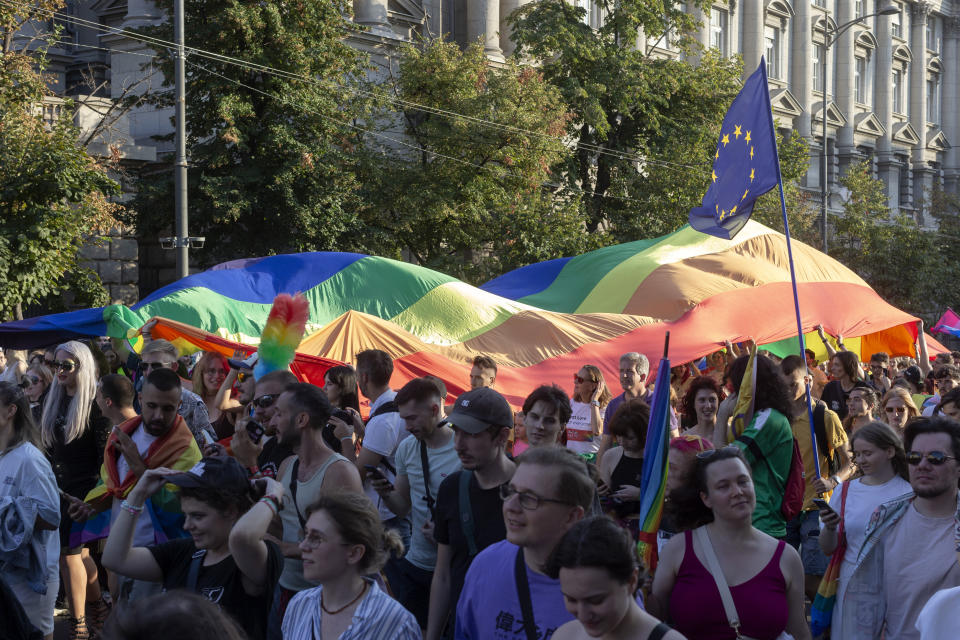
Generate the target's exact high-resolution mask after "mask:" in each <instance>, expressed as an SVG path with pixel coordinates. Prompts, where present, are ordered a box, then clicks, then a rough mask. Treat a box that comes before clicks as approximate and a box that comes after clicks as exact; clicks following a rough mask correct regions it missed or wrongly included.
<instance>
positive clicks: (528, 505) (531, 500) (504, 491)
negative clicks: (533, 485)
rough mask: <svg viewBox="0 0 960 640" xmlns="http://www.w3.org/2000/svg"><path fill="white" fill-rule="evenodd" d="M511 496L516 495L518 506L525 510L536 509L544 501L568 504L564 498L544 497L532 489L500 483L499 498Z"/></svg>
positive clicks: (506, 498)
mask: <svg viewBox="0 0 960 640" xmlns="http://www.w3.org/2000/svg"><path fill="white" fill-rule="evenodd" d="M512 496H517V500H518V501H519V502H520V506H521V507H523V508H524V509H526V510H527V511H536V510H537V509H539V508H540V505H541V504H543V503H544V502H553V503H554V504H565V505H568V506H569V505H570V503H569V502H567V501H566V500H557V499H556V498H544V497H543V496H538V495H537V494H535V493H534V492H532V491H517V490H516V489H514V488H513V487H511V486H510V485H509V484H502V485H500V499H501V500H503V501H504V502H506V501H507V500H509V499H510V498H511V497H512Z"/></svg>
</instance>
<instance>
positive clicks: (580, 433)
mask: <svg viewBox="0 0 960 640" xmlns="http://www.w3.org/2000/svg"><path fill="white" fill-rule="evenodd" d="M612 398H613V395H612V394H611V393H610V390H609V389H608V388H607V385H606V384H605V383H604V381H603V374H602V373H601V372H600V369H598V368H597V367H595V366H593V365H592V364H585V365H583V367H581V368H580V371H578V372H577V373H575V374H573V397H572V398H570V410H571V412H572V413H571V415H570V421H569V422H568V423H567V448H568V449H570V450H571V451H573V452H575V453H578V454H580V455H581V456H583V457H584V458H585V459H586V460H587V461H588V462H594V461H596V459H597V453H598V452H599V451H600V436H601V435H603V417H602V416H603V410H604V408H605V407H606V406H607V404H608V403H609V402H610V400H611V399H612Z"/></svg>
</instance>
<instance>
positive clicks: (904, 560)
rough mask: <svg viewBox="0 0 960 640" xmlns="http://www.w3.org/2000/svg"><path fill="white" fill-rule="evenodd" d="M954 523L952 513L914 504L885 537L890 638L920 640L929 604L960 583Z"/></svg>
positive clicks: (885, 590)
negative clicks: (936, 514) (937, 513)
mask: <svg viewBox="0 0 960 640" xmlns="http://www.w3.org/2000/svg"><path fill="white" fill-rule="evenodd" d="M953 528H954V517H953V516H952V515H950V516H947V517H946V518H929V517H927V516H924V515H922V514H921V513H920V512H919V511H917V509H916V503H913V504H911V505H910V506H908V507H907V510H906V512H905V513H904V514H903V517H902V518H900V520H899V521H898V522H897V523H896V524H894V525H893V526H892V527H891V528H890V529H889V531H887V533H886V535H885V536H884V540H883V587H884V592H885V593H886V616H885V620H886V637H887V638H891V639H892V638H896V639H897V640H920V632H919V631H918V630H917V620H918V619H919V618H920V611H921V610H922V609H923V606H924V605H925V604H927V601H928V600H929V599H930V598H931V597H932V596H933V594H935V593H936V592H937V591H939V590H940V589H948V588H950V587H960V565H957V556H956V553H955V551H954V546H953ZM954 631H956V630H954Z"/></svg>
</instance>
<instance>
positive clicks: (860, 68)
mask: <svg viewBox="0 0 960 640" xmlns="http://www.w3.org/2000/svg"><path fill="white" fill-rule="evenodd" d="M854 62H855V64H854V65H853V98H854V100H856V101H857V102H859V103H860V104H863V103H864V102H866V101H867V60H866V58H861V57H860V56H856V57H855V58H854Z"/></svg>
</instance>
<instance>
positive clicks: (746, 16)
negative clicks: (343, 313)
mask: <svg viewBox="0 0 960 640" xmlns="http://www.w3.org/2000/svg"><path fill="white" fill-rule="evenodd" d="M528 1H529V0H354V4H353V7H354V19H355V21H356V22H357V23H358V24H359V25H362V26H364V27H367V28H366V29H365V30H363V31H357V32H354V33H352V34H350V35H349V36H348V39H349V41H350V42H351V43H352V44H353V45H354V46H356V47H358V48H360V49H363V50H365V51H367V52H369V53H371V54H372V56H373V59H374V61H375V62H379V63H380V64H381V65H385V62H386V60H387V58H388V56H389V53H390V52H391V51H392V50H393V49H394V48H395V47H396V46H397V45H398V44H399V43H403V42H410V41H412V40H414V39H415V38H416V37H427V38H429V37H435V36H437V35H440V34H443V35H444V36H445V37H447V38H449V39H451V40H453V41H456V42H458V43H460V44H462V45H466V44H467V43H468V42H471V41H475V40H477V39H481V40H482V41H483V44H484V49H485V51H486V54H487V56H488V58H490V60H491V61H493V62H494V63H496V62H500V61H502V60H503V59H504V57H505V56H508V55H510V54H511V53H512V52H513V50H514V47H513V44H512V43H511V41H510V38H509V33H508V27H507V25H506V22H505V20H506V18H507V16H509V15H510V14H511V13H512V12H513V11H515V10H516V9H517V8H519V7H520V6H522V5H524V4H526V3H527V2H528ZM570 1H571V2H574V3H575V4H577V5H578V6H581V7H583V8H584V9H585V10H586V18H585V20H586V21H587V22H588V23H589V24H591V25H593V26H597V25H599V24H600V23H601V22H602V20H603V15H602V13H601V12H600V11H599V10H598V8H597V7H596V5H595V4H594V3H593V2H592V0H570ZM894 4H895V6H896V7H897V8H898V9H899V11H898V13H897V14H895V15H891V16H883V17H872V18H868V19H866V20H865V21H864V22H862V23H860V24H857V25H855V26H853V27H852V28H850V29H848V30H847V31H846V32H845V33H844V34H843V35H841V36H840V37H839V39H837V40H836V42H834V43H832V46H830V48H829V50H828V52H827V67H828V71H827V81H828V88H827V94H828V95H827V96H826V97H825V96H823V94H822V90H821V78H822V75H821V74H822V73H823V70H822V68H821V65H822V60H823V56H824V35H823V30H824V27H825V26H826V28H827V29H834V28H836V27H837V26H838V25H841V26H842V25H843V24H845V23H847V22H849V21H851V20H854V19H856V18H857V17H859V16H864V15H867V14H871V13H873V12H875V11H878V10H879V9H880V8H882V7H884V6H886V4H885V0H718V1H716V2H714V3H713V5H712V7H711V8H710V10H709V11H701V10H699V9H695V8H694V7H693V4H692V3H690V11H691V12H696V13H697V15H698V18H699V19H700V22H701V27H700V29H699V30H698V32H697V33H696V37H697V39H698V40H699V42H700V43H701V44H703V46H705V47H714V48H716V49H719V50H720V51H721V52H723V53H724V54H725V55H734V54H740V55H742V56H743V59H744V63H745V69H746V71H745V73H750V72H752V70H753V69H755V68H756V66H757V65H758V64H759V62H760V59H761V56H766V63H767V74H768V77H769V82H770V92H771V100H772V102H773V105H774V110H775V113H776V116H777V118H778V119H779V124H780V126H781V127H782V128H783V129H785V130H794V131H796V132H798V133H799V134H800V135H802V136H803V137H804V138H806V139H807V141H808V142H809V144H810V150H811V157H810V165H809V171H808V173H807V176H806V178H805V181H804V186H805V187H806V188H807V189H809V190H811V191H813V192H819V190H820V151H821V149H822V148H823V147H822V145H823V144H824V142H823V140H822V135H821V133H820V132H821V126H822V122H823V118H826V121H827V136H826V137H827V140H826V145H827V171H828V187H829V189H828V191H829V194H830V199H829V206H830V208H831V209H832V210H834V211H837V210H839V209H840V206H841V204H842V198H843V194H842V193H841V190H840V189H839V188H838V187H837V182H836V181H837V179H838V177H840V176H841V175H843V173H844V172H845V171H846V170H847V169H848V168H849V167H850V166H851V165H852V164H853V163H855V162H857V161H860V160H863V159H867V160H869V161H870V162H871V163H872V166H873V169H874V172H875V175H876V176H877V177H879V178H880V179H882V180H883V181H884V182H885V183H886V185H887V192H888V195H889V198H890V206H891V208H893V209H895V210H901V211H904V212H907V213H911V214H914V215H915V216H916V217H917V219H918V220H919V221H921V222H922V223H926V224H929V223H930V222H931V220H930V219H929V217H924V216H923V210H922V209H923V202H924V198H925V195H926V194H927V193H929V191H930V190H931V189H933V188H934V187H936V186H939V187H943V188H944V189H946V190H947V191H948V192H950V193H954V194H957V193H958V190H960V0H894ZM66 11H67V13H68V14H70V15H73V16H76V17H78V18H80V19H82V20H88V21H90V22H93V23H98V24H100V25H105V26H112V27H119V28H122V29H128V28H134V27H138V26H141V25H145V24H151V23H155V22H156V21H157V20H159V19H161V16H160V12H159V11H158V10H157V8H156V6H155V5H154V4H153V2H152V1H151V0H68V7H67V10H66ZM67 36H68V37H66V38H64V44H63V45H61V46H59V47H57V48H55V49H54V50H53V51H52V52H51V56H50V60H51V62H52V64H53V66H52V69H51V70H52V71H53V72H55V74H57V77H58V82H59V83H60V84H59V88H60V89H61V90H62V91H63V92H64V93H67V94H83V93H84V92H85V91H86V92H89V91H90V90H91V87H90V86H87V85H86V84H85V83H84V82H83V78H84V75H86V77H93V78H95V79H106V80H108V81H109V82H108V83H106V84H105V85H104V86H103V87H101V88H100V90H99V95H98V97H102V98H103V99H116V98H119V97H120V96H121V95H122V94H123V92H124V91H130V90H133V91H145V90H159V89H160V88H161V82H162V76H161V74H160V73H159V72H158V71H157V70H156V69H154V68H153V67H152V66H151V64H150V60H151V58H150V55H151V53H152V52H151V50H150V49H148V48H147V47H146V46H145V45H144V44H143V43H141V42H138V41H136V40H133V39H130V38H127V37H124V36H123V35H119V34H104V33H103V32H102V29H101V30H98V29H96V28H92V27H90V26H87V27H84V26H78V25H69V26H68V33H67ZM638 43H645V45H646V46H648V47H652V48H653V50H654V51H655V52H656V53H657V55H667V56H678V55H681V54H680V53H679V52H678V51H676V50H674V49H673V48H671V45H670V41H669V38H667V39H664V40H662V41H659V42H656V43H653V42H648V41H645V39H644V37H643V34H640V37H639V38H638ZM84 70H87V71H86V73H85V74H84V73H82V72H83V71H84ZM90 70H92V72H93V73H92V74H91V72H90ZM171 116H172V111H171V110H169V109H156V108H154V107H144V108H140V109H137V110H135V111H133V112H131V113H129V114H128V115H127V116H125V118H123V119H122V121H120V122H118V123H117V124H116V126H115V127H114V128H113V129H112V131H113V134H114V135H115V136H116V138H115V140H114V142H117V143H118V148H119V149H120V152H121V155H122V156H123V157H124V158H125V159H127V160H129V161H130V162H150V161H152V160H153V159H155V158H156V157H157V154H160V155H161V156H162V155H163V154H164V153H167V152H170V151H172V143H169V142H157V141H155V140H154V136H159V135H164V134H168V133H169V132H170V130H171ZM102 142H103V143H104V144H109V143H110V141H109V140H104V141H102ZM170 216H171V221H172V218H173V206H172V204H171V209H170ZM93 251H97V250H93ZM168 253H169V254H170V255H166V254H164V253H163V252H162V251H160V250H155V251H154V250H150V251H145V252H141V257H142V258H148V261H149V256H154V257H156V258H157V259H158V260H160V262H162V263H163V264H159V265H147V267H148V268H151V269H154V270H155V271H157V270H159V269H160V268H169V267H170V266H172V252H168ZM165 261H169V262H170V264H166V263H165ZM98 268H99V267H98ZM108 273H110V274H113V273H114V267H112V266H111V267H109V268H108ZM122 273H123V269H122V267H121V274H122ZM153 275H155V274H153ZM111 277H112V275H111ZM160 280H162V279H160ZM163 283H164V282H160V281H159V280H158V279H157V278H155V277H153V276H150V277H147V278H145V282H144V284H145V285H146V286H148V287H149V288H153V287H154V286H157V285H159V284H163ZM127 284H129V283H127V282H125V281H123V276H121V282H117V283H112V282H111V283H110V285H111V286H125V285H127Z"/></svg>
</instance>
